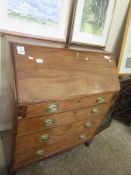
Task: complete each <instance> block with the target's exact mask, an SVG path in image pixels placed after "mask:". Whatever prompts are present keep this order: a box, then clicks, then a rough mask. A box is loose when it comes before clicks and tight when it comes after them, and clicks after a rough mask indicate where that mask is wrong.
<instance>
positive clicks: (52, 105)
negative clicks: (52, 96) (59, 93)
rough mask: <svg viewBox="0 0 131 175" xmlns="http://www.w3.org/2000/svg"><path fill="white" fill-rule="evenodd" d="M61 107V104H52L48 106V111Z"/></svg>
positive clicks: (55, 110) (51, 111) (54, 110)
mask: <svg viewBox="0 0 131 175" xmlns="http://www.w3.org/2000/svg"><path fill="white" fill-rule="evenodd" d="M58 109H59V105H58V104H57V103H54V104H51V105H49V106H48V108H47V111H48V112H49V113H53V112H57V111H58Z"/></svg>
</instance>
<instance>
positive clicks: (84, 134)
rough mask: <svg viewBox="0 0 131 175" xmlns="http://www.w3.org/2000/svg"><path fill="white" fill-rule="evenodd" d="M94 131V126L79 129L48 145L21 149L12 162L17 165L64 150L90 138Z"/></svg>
mask: <svg viewBox="0 0 131 175" xmlns="http://www.w3.org/2000/svg"><path fill="white" fill-rule="evenodd" d="M95 131H96V128H92V129H90V130H89V131H86V130H83V131H81V132H80V131H79V133H75V134H74V135H69V136H68V137H67V138H64V140H62V141H60V142H56V143H55V144H53V143H52V144H50V145H39V146H34V147H32V148H30V149H26V150H23V151H21V152H19V153H16V154H15V160H14V164H15V166H16V167H17V166H18V165H20V164H24V163H27V162H32V161H34V160H39V159H42V158H45V157H47V156H50V155H53V154H56V153H58V152H61V151H64V150H66V149H68V148H71V147H73V146H75V145H78V144H80V143H83V142H86V141H87V140H91V139H92V137H93V134H94V133H95Z"/></svg>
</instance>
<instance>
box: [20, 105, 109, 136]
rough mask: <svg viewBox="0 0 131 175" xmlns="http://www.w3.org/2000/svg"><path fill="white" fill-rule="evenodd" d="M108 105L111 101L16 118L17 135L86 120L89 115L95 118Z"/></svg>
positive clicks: (104, 111)
mask: <svg viewBox="0 0 131 175" xmlns="http://www.w3.org/2000/svg"><path fill="white" fill-rule="evenodd" d="M110 106H111V103H107V104H103V105H98V106H93V107H88V108H83V109H78V110H74V111H69V112H61V113H57V114H52V115H49V116H48V115H47V116H42V117H37V118H36V117H35V118H30V119H18V122H17V135H24V134H25V135H26V134H28V133H33V132H37V131H40V130H46V129H48V128H52V127H57V126H61V125H65V124H68V123H72V122H77V121H80V120H87V119H89V117H90V116H92V117H93V118H94V119H96V120H97V117H96V116H97V115H100V114H105V113H106V112H107V111H108V109H109V108H110ZM95 110H96V111H95Z"/></svg>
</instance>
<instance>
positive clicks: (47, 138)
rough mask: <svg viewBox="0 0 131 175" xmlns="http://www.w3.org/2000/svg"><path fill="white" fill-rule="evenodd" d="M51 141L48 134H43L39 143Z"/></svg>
mask: <svg viewBox="0 0 131 175" xmlns="http://www.w3.org/2000/svg"><path fill="white" fill-rule="evenodd" d="M48 140H49V135H48V134H43V135H42V136H41V137H40V140H39V142H46V141H48Z"/></svg>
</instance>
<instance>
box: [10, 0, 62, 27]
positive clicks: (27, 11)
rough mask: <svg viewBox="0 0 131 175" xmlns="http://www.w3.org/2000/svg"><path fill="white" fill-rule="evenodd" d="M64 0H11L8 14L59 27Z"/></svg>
mask: <svg viewBox="0 0 131 175" xmlns="http://www.w3.org/2000/svg"><path fill="white" fill-rule="evenodd" d="M61 5H62V0H48V1H47V0H35V1H32V0H21V1H20V0H10V1H9V3H8V14H9V15H11V16H14V17H18V18H23V19H25V20H28V21H33V22H37V23H41V24H44V25H48V26H54V27H58V25H59V21H60V8H61Z"/></svg>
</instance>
